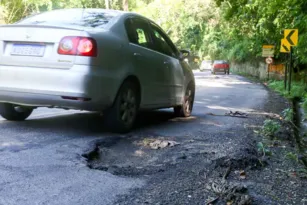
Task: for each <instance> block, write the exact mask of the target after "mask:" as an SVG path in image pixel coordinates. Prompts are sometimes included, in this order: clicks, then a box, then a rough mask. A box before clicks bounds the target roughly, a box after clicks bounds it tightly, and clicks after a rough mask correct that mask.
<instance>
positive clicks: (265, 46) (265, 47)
mask: <svg viewBox="0 0 307 205" xmlns="http://www.w3.org/2000/svg"><path fill="white" fill-rule="evenodd" d="M262 48H264V49H274V45H262Z"/></svg>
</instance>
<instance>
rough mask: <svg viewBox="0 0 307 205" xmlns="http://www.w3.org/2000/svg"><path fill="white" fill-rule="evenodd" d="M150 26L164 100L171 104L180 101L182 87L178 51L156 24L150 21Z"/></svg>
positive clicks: (182, 76)
mask: <svg viewBox="0 0 307 205" xmlns="http://www.w3.org/2000/svg"><path fill="white" fill-rule="evenodd" d="M150 27H151V31H152V34H151V35H152V39H153V42H154V49H155V50H156V51H157V53H158V55H157V56H158V58H157V59H158V63H159V65H160V72H161V81H163V85H162V86H163V91H164V96H166V98H165V102H166V103H167V104H168V105H170V106H173V105H176V104H178V103H180V102H181V100H182V96H183V88H184V74H183V69H182V67H181V64H180V61H179V51H178V50H177V49H176V47H175V46H174V44H173V43H172V41H171V40H170V39H169V38H168V36H167V35H166V34H165V33H164V31H163V30H162V29H161V28H160V27H159V26H158V25H156V24H155V23H153V22H150Z"/></svg>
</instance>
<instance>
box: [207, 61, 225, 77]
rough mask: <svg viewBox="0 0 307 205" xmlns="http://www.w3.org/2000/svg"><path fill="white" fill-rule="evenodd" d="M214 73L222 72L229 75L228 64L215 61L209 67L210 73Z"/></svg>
mask: <svg viewBox="0 0 307 205" xmlns="http://www.w3.org/2000/svg"><path fill="white" fill-rule="evenodd" d="M216 72H223V73H225V74H227V75H229V63H228V62H227V61H225V60H215V61H214V62H213V65H212V67H211V73H212V74H215V73H216Z"/></svg>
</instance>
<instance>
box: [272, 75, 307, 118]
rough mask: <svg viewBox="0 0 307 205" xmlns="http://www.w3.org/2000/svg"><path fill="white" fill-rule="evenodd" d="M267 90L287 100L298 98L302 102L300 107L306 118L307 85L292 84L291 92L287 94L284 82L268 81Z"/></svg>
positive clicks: (300, 83)
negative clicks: (273, 91) (275, 92)
mask: <svg viewBox="0 0 307 205" xmlns="http://www.w3.org/2000/svg"><path fill="white" fill-rule="evenodd" d="M268 86H269V88H271V89H272V90H275V91H277V92H279V93H280V94H281V95H283V96H285V97H286V98H288V99H293V98H299V99H301V100H302V107H303V109H304V111H305V118H307V85H306V84H304V83H302V82H292V86H291V92H290V93H289V92H288V91H287V90H285V88H284V81H270V82H269V84H268Z"/></svg>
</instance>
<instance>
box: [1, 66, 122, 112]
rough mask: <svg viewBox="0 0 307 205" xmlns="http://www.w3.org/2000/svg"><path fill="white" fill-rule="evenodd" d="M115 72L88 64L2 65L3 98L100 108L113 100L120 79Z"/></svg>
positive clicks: (31, 103)
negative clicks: (48, 66) (65, 65)
mask: <svg viewBox="0 0 307 205" xmlns="http://www.w3.org/2000/svg"><path fill="white" fill-rule="evenodd" d="M112 76H114V75H112V74H111V73H107V71H104V70H102V69H99V68H96V67H91V66H85V65H75V66H73V67H72V68H70V69H52V68H32V67H15V66H2V65H0V102H7V103H13V104H18V105H27V106H34V107H60V108H68V109H78V110H89V111H99V110H103V109H104V108H106V107H108V106H110V105H111V104H112V102H113V99H114V96H115V93H116V91H115V87H116V85H115V84H114V83H115V82H118V80H115V79H114V78H113V77H112Z"/></svg>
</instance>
